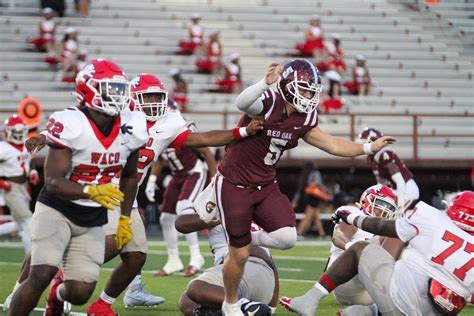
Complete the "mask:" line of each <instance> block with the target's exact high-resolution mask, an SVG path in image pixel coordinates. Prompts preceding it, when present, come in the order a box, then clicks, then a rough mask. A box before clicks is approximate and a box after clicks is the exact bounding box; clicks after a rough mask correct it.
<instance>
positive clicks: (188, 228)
mask: <svg viewBox="0 0 474 316" xmlns="http://www.w3.org/2000/svg"><path fill="white" fill-rule="evenodd" d="M219 224H220V221H219V220H214V221H211V222H210V223H209V224H207V223H205V222H204V221H203V220H202V219H200V218H199V215H198V214H184V215H179V216H178V217H177V218H176V221H175V222H174V226H175V227H176V230H177V231H179V232H180V233H182V234H189V233H193V232H198V231H200V230H203V229H209V228H212V227H214V226H217V225H219Z"/></svg>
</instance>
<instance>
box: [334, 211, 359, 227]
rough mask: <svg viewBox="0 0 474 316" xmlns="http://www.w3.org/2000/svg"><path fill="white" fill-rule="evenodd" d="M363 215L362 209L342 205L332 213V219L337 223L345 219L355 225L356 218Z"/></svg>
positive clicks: (345, 221) (347, 222)
mask: <svg viewBox="0 0 474 316" xmlns="http://www.w3.org/2000/svg"><path fill="white" fill-rule="evenodd" d="M358 216H361V214H360V210H359V209H358V208H357V207H354V206H341V207H339V208H338V209H337V210H336V211H335V212H334V214H333V215H332V221H333V222H334V223H335V224H338V223H340V222H341V221H343V222H344V223H346V224H349V225H354V220H355V219H356V218H357V217H358Z"/></svg>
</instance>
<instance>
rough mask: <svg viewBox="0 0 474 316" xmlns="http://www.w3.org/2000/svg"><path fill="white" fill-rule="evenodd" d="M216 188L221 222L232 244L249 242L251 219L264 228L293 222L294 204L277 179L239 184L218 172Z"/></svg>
mask: <svg viewBox="0 0 474 316" xmlns="http://www.w3.org/2000/svg"><path fill="white" fill-rule="evenodd" d="M215 190H216V199H217V204H218V209H219V212H220V217H221V222H222V225H223V226H224V227H225V229H226V232H227V237H228V242H229V244H230V245H232V246H234V247H243V246H245V245H248V244H250V242H251V241H252V236H251V235H250V225H251V223H252V220H253V221H254V222H255V223H256V224H257V225H259V226H260V227H262V228H263V229H264V230H265V231H267V232H272V231H275V230H277V229H280V228H283V227H287V226H289V227H294V226H295V225H296V219H295V213H294V211H293V207H292V206H291V203H290V201H289V200H288V198H287V197H286V195H284V194H282V193H281V192H280V188H279V186H278V184H277V183H271V184H267V185H265V186H263V187H261V188H260V189H259V188H257V187H251V188H249V187H239V186H236V185H235V184H232V183H230V182H229V181H227V180H226V179H224V177H223V176H217V178H216V185H215Z"/></svg>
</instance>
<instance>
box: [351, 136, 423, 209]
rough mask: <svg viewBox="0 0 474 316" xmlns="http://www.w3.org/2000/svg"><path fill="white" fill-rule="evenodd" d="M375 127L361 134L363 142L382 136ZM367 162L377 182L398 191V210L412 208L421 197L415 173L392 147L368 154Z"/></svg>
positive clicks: (372, 140)
mask: <svg viewBox="0 0 474 316" xmlns="http://www.w3.org/2000/svg"><path fill="white" fill-rule="evenodd" d="M382 136H383V135H382V133H381V132H380V131H378V130H376V129H374V128H369V127H368V128H366V129H364V130H363V131H362V132H361V133H360V134H359V139H360V141H362V142H363V143H371V142H374V141H376V140H377V139H379V138H380V137H382ZM367 164H368V165H369V167H370V168H371V169H372V172H373V173H374V175H375V178H376V180H377V183H381V184H387V185H390V186H391V187H392V188H394V189H395V192H396V193H397V201H398V202H397V203H398V211H399V213H400V215H401V214H403V213H404V212H406V211H407V210H408V209H411V208H412V207H413V206H414V205H415V204H416V202H417V201H418V199H419V197H420V191H419V189H418V186H417V185H416V182H415V180H414V179H413V173H412V172H411V171H410V170H409V169H408V168H407V166H406V165H405V163H403V161H402V160H401V159H400V158H399V157H398V156H397V154H396V153H395V152H394V151H393V150H392V149H390V148H388V147H385V148H384V149H382V150H380V151H379V152H377V153H374V154H370V155H367Z"/></svg>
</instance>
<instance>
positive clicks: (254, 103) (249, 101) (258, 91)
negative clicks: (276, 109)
mask: <svg viewBox="0 0 474 316" xmlns="http://www.w3.org/2000/svg"><path fill="white" fill-rule="evenodd" d="M269 87H270V86H269V85H267V84H266V82H265V79H262V80H260V81H259V82H257V83H256V84H254V85H252V86H250V87H248V88H247V89H245V90H244V91H242V92H241V93H240V94H239V95H238V96H237V98H236V99H235V104H236V106H237V108H238V109H239V110H241V111H242V112H245V113H247V114H249V115H258V114H260V113H261V112H262V110H263V103H262V101H261V100H260V96H261V95H262V93H263V92H265V91H266V90H267V89H268V88H269Z"/></svg>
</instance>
